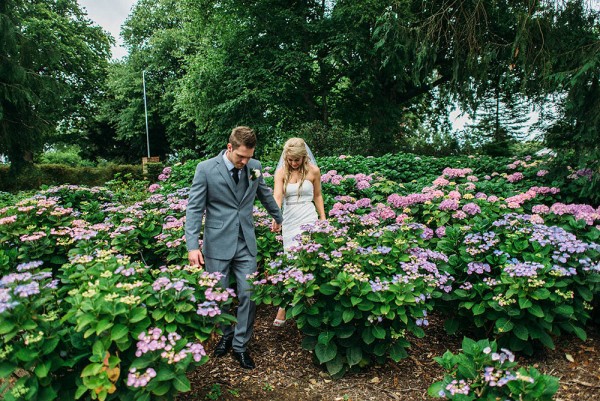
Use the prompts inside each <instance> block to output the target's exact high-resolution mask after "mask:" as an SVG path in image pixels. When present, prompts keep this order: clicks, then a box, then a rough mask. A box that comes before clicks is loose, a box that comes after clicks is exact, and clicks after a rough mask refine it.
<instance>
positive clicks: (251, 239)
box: [185, 151, 282, 260]
mask: <svg viewBox="0 0 600 401" xmlns="http://www.w3.org/2000/svg"><path fill="white" fill-rule="evenodd" d="M224 153H225V151H222V152H221V153H220V154H219V155H218V156H216V157H213V158H212V159H209V160H205V161H203V162H200V163H198V166H197V167H196V174H195V175H194V180H193V182H192V187H191V188H190V194H189V200H188V205H187V209H186V221H185V240H186V244H187V249H188V251H192V250H195V249H198V248H199V244H198V240H199V236H200V232H201V231H202V217H203V215H204V212H205V211H206V219H205V222H204V241H203V245H202V251H203V254H204V256H206V257H208V258H212V259H220V260H229V259H232V258H233V256H234V254H235V250H236V244H237V239H238V236H239V233H240V227H241V230H242V232H243V234H244V239H245V241H246V245H247V246H248V250H249V251H250V254H251V255H252V256H256V253H257V249H256V234H255V233H254V218H253V215H252V210H253V205H254V200H255V198H257V197H258V199H259V200H260V202H261V203H262V204H263V206H264V207H265V209H267V212H268V213H269V214H270V215H271V216H272V217H273V218H274V219H275V221H277V223H279V224H281V222H282V216H281V210H280V209H279V206H277V203H276V202H275V199H274V198H273V194H272V191H271V190H270V188H269V187H267V185H266V184H265V181H264V179H263V176H262V166H261V164H260V162H259V161H258V160H255V159H250V161H249V162H248V164H247V165H246V169H245V170H242V173H241V174H246V175H247V176H248V188H247V189H246V191H245V193H244V195H243V196H242V197H241V199H240V198H239V197H238V196H236V186H235V182H234V181H233V179H232V178H231V173H230V172H229V171H228V169H227V166H226V165H225V162H224V161H223V154H224ZM253 170H259V171H261V174H260V177H258V178H256V179H254V180H253V179H252V178H251V175H252V171H253ZM240 184H241V180H240Z"/></svg>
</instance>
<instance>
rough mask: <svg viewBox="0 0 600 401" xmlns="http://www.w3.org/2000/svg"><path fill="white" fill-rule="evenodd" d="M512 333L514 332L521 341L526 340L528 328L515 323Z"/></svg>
mask: <svg viewBox="0 0 600 401" xmlns="http://www.w3.org/2000/svg"><path fill="white" fill-rule="evenodd" d="M513 333H515V336H517V338H519V339H521V340H523V341H527V339H528V338H529V330H527V327H525V326H522V325H520V324H517V325H515V327H513Z"/></svg>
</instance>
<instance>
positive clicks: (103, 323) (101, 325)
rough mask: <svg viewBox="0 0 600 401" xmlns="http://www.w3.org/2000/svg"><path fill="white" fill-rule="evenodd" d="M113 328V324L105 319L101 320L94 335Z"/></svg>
mask: <svg viewBox="0 0 600 401" xmlns="http://www.w3.org/2000/svg"><path fill="white" fill-rule="evenodd" d="M112 326H113V323H112V322H111V321H109V320H107V319H102V320H100V321H99V322H98V324H97V325H96V335H100V333H102V332H104V331H105V330H108V329H110V328H111V327H112Z"/></svg>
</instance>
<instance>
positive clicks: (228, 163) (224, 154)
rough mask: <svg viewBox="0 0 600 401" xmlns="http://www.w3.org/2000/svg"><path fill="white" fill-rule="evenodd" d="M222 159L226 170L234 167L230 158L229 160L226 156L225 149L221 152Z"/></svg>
mask: <svg viewBox="0 0 600 401" xmlns="http://www.w3.org/2000/svg"><path fill="white" fill-rule="evenodd" d="M223 161H224V162H225V165H226V166H227V170H228V171H231V169H232V168H234V167H235V166H234V165H233V163H232V162H231V160H229V158H228V157H227V151H225V152H224V153H223Z"/></svg>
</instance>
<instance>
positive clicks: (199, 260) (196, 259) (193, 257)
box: [188, 249, 204, 266]
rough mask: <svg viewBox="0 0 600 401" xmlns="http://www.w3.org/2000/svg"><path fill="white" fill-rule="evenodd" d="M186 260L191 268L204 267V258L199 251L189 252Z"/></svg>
mask: <svg viewBox="0 0 600 401" xmlns="http://www.w3.org/2000/svg"><path fill="white" fill-rule="evenodd" d="M188 260H189V262H190V265H192V266H204V256H202V252H200V249H195V250H193V251H189V252H188Z"/></svg>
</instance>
